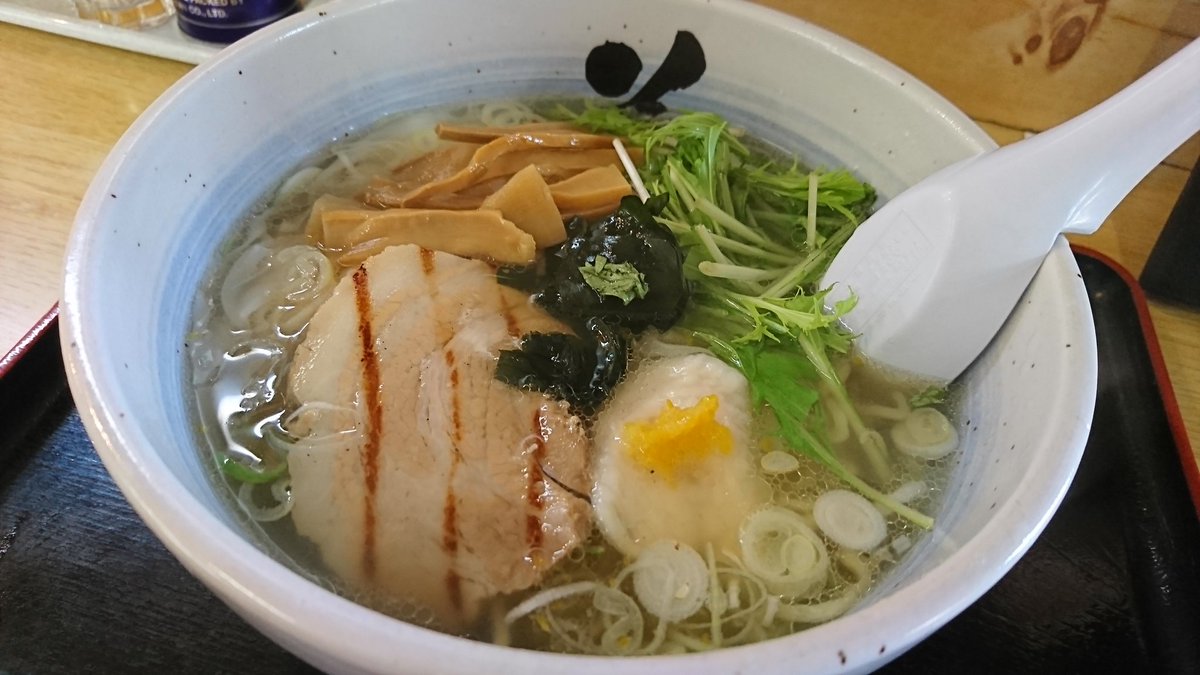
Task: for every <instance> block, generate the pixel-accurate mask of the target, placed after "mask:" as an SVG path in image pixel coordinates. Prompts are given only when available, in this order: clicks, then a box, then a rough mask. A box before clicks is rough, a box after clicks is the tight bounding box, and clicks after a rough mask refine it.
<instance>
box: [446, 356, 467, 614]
mask: <svg viewBox="0 0 1200 675" xmlns="http://www.w3.org/2000/svg"><path fill="white" fill-rule="evenodd" d="M443 354H444V355H445V356H444V358H445V360H446V370H447V371H448V372H449V374H450V418H451V420H452V421H451V431H450V442H451V445H450V449H451V450H453V451H454V452H453V454H451V456H450V473H449V475H448V476H447V477H446V504H445V506H444V507H443V509H442V549H443V550H444V551H445V552H446V557H447V558H449V562H450V564H449V565H447V566H446V592H447V594H448V595H449V596H450V603H451V604H452V605H453V606H454V609H455V610H457V611H459V612H461V611H462V608H463V604H462V578H461V577H459V575H458V571H457V570H458V565H457V562H458V561H457V558H458V497H457V495H455V494H454V480H455V478H457V477H458V465H459V464H460V463H462V452H461V451H460V450H459V445H460V444H461V443H462V405H461V404H460V402H459V397H458V393H459V392H458V387H459V385H458V368H457V366H456V362H457V360H458V359H457V357H456V356H455V355H454V351H453V350H450V349H446V350H445V351H444V352H443Z"/></svg>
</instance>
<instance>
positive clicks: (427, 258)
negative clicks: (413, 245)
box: [421, 248, 433, 278]
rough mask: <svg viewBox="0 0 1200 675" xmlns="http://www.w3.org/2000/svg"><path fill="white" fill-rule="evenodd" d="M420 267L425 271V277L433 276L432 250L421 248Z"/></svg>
mask: <svg viewBox="0 0 1200 675" xmlns="http://www.w3.org/2000/svg"><path fill="white" fill-rule="evenodd" d="M421 269H422V270H423V271H424V272H425V277H426V278H430V277H433V251H431V250H429V249H427V248H422V249H421Z"/></svg>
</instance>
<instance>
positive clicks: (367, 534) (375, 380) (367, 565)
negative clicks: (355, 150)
mask: <svg viewBox="0 0 1200 675" xmlns="http://www.w3.org/2000/svg"><path fill="white" fill-rule="evenodd" d="M354 306H355V308H356V309H357V310H358V335H359V340H360V344H361V347H362V356H361V357H360V361H361V363H362V389H363V393H364V397H365V399H366V400H365V402H366V406H367V418H366V423H367V424H366V426H367V429H366V432H367V433H366V439H365V442H364V443H363V452H362V455H361V458H362V459H361V461H362V465H363V484H364V486H365V488H366V489H365V490H364V492H363V557H362V568H363V574H364V575H365V576H366V577H367V578H368V579H370V578H372V577H374V576H375V492H376V488H377V487H378V485H379V438H380V434H381V432H382V422H383V408H382V406H381V405H380V401H379V358H378V355H377V354H376V353H375V337H374V331H373V330H372V326H371V289H370V286H369V284H368V281H367V268H366V267H364V266H362V265H360V266H359V268H358V269H357V270H355V272H354Z"/></svg>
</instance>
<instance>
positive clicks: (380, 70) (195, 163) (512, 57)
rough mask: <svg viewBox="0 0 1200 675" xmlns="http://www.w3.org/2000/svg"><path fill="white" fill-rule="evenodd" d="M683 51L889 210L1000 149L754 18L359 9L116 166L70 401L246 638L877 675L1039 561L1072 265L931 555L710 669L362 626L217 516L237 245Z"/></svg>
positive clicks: (477, 658)
mask: <svg viewBox="0 0 1200 675" xmlns="http://www.w3.org/2000/svg"><path fill="white" fill-rule="evenodd" d="M677 30H688V31H691V32H692V33H693V34H694V35H695V36H696V37H697V38H698V40H699V41H700V43H701V44H702V46H703V48H704V51H705V54H706V57H707V63H708V70H707V72H706V74H705V75H704V77H703V78H702V79H701V80H700V82H699V83H698V84H696V85H695V86H693V87H691V88H689V89H687V90H685V91H682V92H678V93H675V94H671V95H668V96H667V98H666V99H665V102H666V103H667V104H668V105H671V106H675V107H692V108H703V109H709V110H714V111H716V112H720V113H723V114H725V115H727V116H728V117H730V118H732V119H733V120H734V121H736V122H737V123H739V124H742V125H745V126H747V127H748V128H750V129H752V130H753V131H754V132H756V133H758V134H760V135H763V136H765V137H767V138H768V139H769V140H772V141H774V142H776V143H779V144H780V145H783V146H785V147H789V148H793V149H795V150H796V151H798V152H800V153H801V154H803V155H804V156H806V157H808V158H809V159H810V160H812V161H814V162H816V163H826V164H830V165H844V166H848V167H850V168H852V169H853V170H854V171H856V172H858V173H859V174H861V175H862V176H863V177H865V178H866V179H867V180H869V181H871V182H872V183H874V184H875V185H876V186H877V187H878V188H879V190H880V193H881V195H882V196H883V197H885V198H886V197H887V196H890V195H894V194H896V193H897V192H898V191H899V190H901V189H902V188H903V187H904V186H906V185H909V184H911V183H913V182H915V181H917V180H919V179H920V178H922V177H923V176H925V175H927V174H928V173H930V172H932V171H933V170H935V169H937V168H939V167H942V166H944V165H946V164H949V163H951V162H953V161H954V160H957V159H960V158H962V157H965V156H967V155H970V154H973V153H978V152H982V151H984V150H986V149H988V148H990V147H992V143H991V141H990V140H989V139H988V137H987V136H986V135H985V134H984V133H983V132H982V131H981V130H980V129H979V128H978V127H976V126H975V125H974V124H973V123H972V122H971V121H970V120H969V119H968V118H967V117H966V116H965V115H963V114H962V113H961V112H959V111H958V110H956V109H955V108H954V107H953V106H952V105H950V104H949V103H948V102H947V101H945V100H944V99H942V98H941V97H940V96H938V95H937V94H935V93H934V92H932V91H931V90H929V89H928V88H927V87H925V86H924V85H922V84H921V83H920V82H917V81H915V80H914V79H913V78H912V77H911V76H909V75H908V74H906V73H904V72H902V71H901V70H899V69H897V68H896V67H894V66H892V65H890V64H888V63H886V62H885V61H883V60H881V59H880V58H878V57H876V56H874V55H872V54H870V53H869V52H867V51H865V50H863V49H861V48H859V47H856V46H855V45H853V44H850V43H848V42H847V41H845V40H843V39H841V38H838V37H837V36H834V35H831V34H829V33H827V32H825V31H823V30H820V29H818V28H815V27H813V26H810V25H807V24H805V23H803V22H800V21H797V20H795V19H792V18H789V17H786V16H783V15H779V14H776V13H773V12H770V11H768V10H764V9H762V8H759V7H756V6H753V5H750V4H747V3H741V2H734V1H719V0H713V1H711V2H690V1H686V0H661V1H657V2H646V1H645V0H611V1H609V2H604V3H596V2H563V1H561V0H517V1H515V2H504V3H493V2H484V1H479V2H470V1H467V0H443V1H441V2H436V3H431V2H417V1H415V0H343V1H340V2H335V3H332V4H330V5H326V6H323V7H321V8H320V9H319V10H316V11H308V12H304V13H301V14H300V15H298V16H296V17H293V18H291V19H289V20H286V21H284V22H282V23H280V24H277V25H275V26H272V27H270V28H268V29H265V30H263V31H261V32H259V33H256V34H255V35H253V36H251V37H250V38H248V39H246V40H244V41H242V42H240V43H238V44H236V45H235V46H233V47H232V48H230V49H228V50H227V51H225V52H223V53H222V54H221V55H220V56H218V57H217V58H215V59H214V60H213V61H211V62H209V63H208V64H206V65H203V66H201V67H199V68H197V69H196V70H194V71H193V72H191V73H190V74H189V75H188V76H187V77H185V78H184V79H183V80H181V81H180V82H179V83H178V84H177V85H175V86H174V87H172V88H171V89H170V90H169V91H168V92H167V93H166V94H164V95H163V96H162V98H161V99H160V100H159V101H157V102H156V103H155V104H154V105H153V106H152V107H151V108H150V109H149V110H147V111H146V113H145V114H143V115H142V116H141V118H140V119H139V120H138V121H137V122H136V123H135V124H134V125H133V127H132V128H130V130H129V131H128V132H127V133H126V134H125V136H124V137H123V138H122V139H121V141H120V142H119V143H118V145H117V146H116V148H114V150H113V151H112V154H111V155H110V156H109V158H108V160H107V161H106V162H105V164H104V165H103V167H102V168H101V169H100V171H99V173H98V175H97V176H96V178H95V181H94V183H93V184H92V186H91V189H90V190H89V192H88V193H87V196H86V198H85V199H84V202H83V204H82V206H81V207H80V210H79V214H78V219H77V222H76V225H75V230H74V232H73V234H72V236H71V240H70V244H69V248H68V252H67V265H66V275H65V279H64V288H63V301H62V321H63V328H64V330H63V331H62V335H63V351H64V354H65V358H66V361H67V367H68V375H69V379H70V384H71V389H72V392H73V393H74V396H75V400H76V403H77V404H78V406H79V409H80V411H81V413H82V415H83V419H84V421H85V424H86V426H87V428H88V431H89V433H90V435H91V438H92V439H93V441H94V442H95V444H96V447H97V450H98V452H99V454H100V456H101V457H102V459H103V461H104V463H105V465H106V466H107V468H108V470H109V471H110V472H111V473H112V475H113V477H114V478H115V480H116V482H117V484H118V485H119V486H120V487H121V489H122V490H123V491H124V493H125V495H126V497H127V498H128V499H129V501H130V502H131V503H132V504H133V506H134V507H135V508H136V510H137V511H138V513H139V514H140V515H141V516H142V518H144V519H145V520H146V522H147V523H148V524H149V526H150V527H151V529H153V531H154V532H155V533H156V534H157V535H158V536H159V537H160V538H161V539H162V540H163V542H164V543H165V544H166V545H167V547H168V548H169V549H170V550H171V551H172V552H173V553H174V554H175V555H176V556H177V557H178V558H179V559H180V560H181V561H182V562H183V564H184V565H186V566H187V568H188V569H189V570H190V571H191V572H192V573H193V574H195V575H196V576H197V577H198V578H200V579H201V580H202V581H203V582H204V583H205V584H207V585H208V587H209V588H211V589H212V590H213V591H214V592H215V593H216V594H217V595H218V596H220V597H221V598H222V599H224V601H225V602H227V603H228V604H229V605H230V606H231V607H233V608H234V609H235V610H236V611H237V612H238V613H239V614H240V615H241V616H243V617H245V618H246V619H247V620H248V621H249V622H250V623H252V624H253V625H254V626H256V627H257V628H259V629H260V630H262V631H263V632H264V633H266V634H267V635H268V636H270V637H271V638H272V639H274V640H276V641H277V642H279V643H280V644H281V645H283V646H284V647H286V648H287V649H290V650H291V651H293V652H295V653H296V654H298V655H300V656H301V657H303V658H304V659H306V660H308V661H309V662H311V663H313V664H314V665H316V666H318V667H321V668H324V669H327V670H330V671H338V672H413V673H431V672H460V673H477V672H489V673H530V672H572V673H597V672H601V671H607V670H610V669H613V668H615V667H618V666H619V667H620V668H621V669H622V672H624V673H629V674H634V673H662V672H686V673H697V672H733V671H740V672H755V673H767V672H789V673H816V672H828V671H837V672H861V671H866V670H870V669H872V668H874V667H878V666H879V665H881V664H883V663H885V662H886V661H888V660H890V659H892V658H895V657H896V656H897V655H899V654H900V653H902V652H903V651H904V650H905V649H907V648H908V647H910V646H911V645H913V644H914V643H915V642H917V641H918V640H920V639H922V638H923V637H925V636H926V635H928V634H929V633H931V632H932V631H934V630H935V629H937V628H938V627H939V626H941V625H942V624H943V623H945V622H946V621H948V620H949V619H950V618H951V617H953V616H954V615H955V614H956V613H958V612H959V611H961V610H962V609H963V608H964V607H966V606H967V605H968V604H970V603H971V602H972V601H973V600H975V599H976V598H977V597H978V596H980V595H981V594H982V593H983V592H985V591H986V590H987V589H988V588H989V587H990V586H991V585H992V584H994V583H995V582H996V581H997V580H998V579H999V578H1000V576H1001V575H1003V574H1004V573H1005V572H1006V571H1007V570H1008V569H1009V568H1010V567H1011V566H1012V564H1013V563H1014V562H1015V561H1016V560H1017V558H1018V557H1019V556H1020V555H1021V554H1022V553H1023V552H1024V551H1025V550H1026V549H1027V548H1028V547H1029V546H1030V544H1031V543H1032V542H1033V540H1034V539H1035V538H1036V537H1037V535H1038V534H1039V533H1040V532H1041V530H1042V528H1043V526H1044V525H1045V523H1046V521H1047V520H1048V519H1049V517H1050V516H1051V514H1052V513H1053V511H1054V509H1055V508H1056V507H1057V505H1058V503H1059V501H1060V499H1061V498H1062V495H1063V493H1064V491H1065V490H1066V487H1067V485H1068V483H1069V482H1070V480H1071V478H1072V476H1073V474H1074V471H1075V467H1076V466H1077V464H1078V461H1079V458H1080V455H1081V453H1082V450H1083V446H1084V442H1085V440H1086V438H1087V434H1088V429H1089V426H1090V422H1091V414H1092V406H1093V402H1094V400H1095V386H1096V355H1095V336H1094V332H1093V329H1092V324H1091V315H1090V312H1089V308H1088V302H1087V299H1086V296H1085V294H1084V288H1083V284H1082V282H1081V281H1080V279H1079V278H1078V275H1077V269H1076V267H1075V263H1074V260H1073V258H1072V257H1071V256H1070V254H1069V251H1068V249H1067V247H1066V246H1065V242H1062V241H1060V242H1059V245H1058V246H1056V247H1055V249H1054V250H1053V251H1052V252H1051V254H1050V256H1049V258H1048V259H1047V260H1046V262H1045V264H1044V265H1043V266H1042V269H1041V271H1040V272H1039V273H1038V276H1037V278H1036V279H1035V280H1034V282H1033V284H1032V285H1031V286H1030V288H1029V290H1028V291H1027V293H1026V294H1025V297H1024V298H1023V299H1022V300H1021V303H1020V305H1019V306H1018V308H1017V310H1016V312H1015V313H1014V315H1013V316H1012V317H1011V319H1010V320H1009V322H1008V323H1007V324H1006V326H1005V328H1004V330H1003V332H1002V333H1001V334H1000V335H999V336H998V337H997V338H996V340H995V341H994V342H993V344H992V345H991V346H990V347H989V348H988V350H987V351H986V352H985V354H984V355H983V356H982V357H981V358H980V360H979V361H978V362H977V363H976V364H975V365H973V366H972V367H971V369H970V370H969V371H968V372H967V373H966V375H965V376H964V386H965V391H966V394H965V401H964V409H963V414H962V427H961V429H960V432H961V434H962V438H963V441H964V442H963V449H962V452H961V460H960V462H959V464H958V466H957V468H956V469H955V472H954V475H953V479H952V483H951V485H950V487H949V489H948V492H947V495H946V498H945V503H944V508H943V509H942V512H941V513H939V514H938V522H937V525H936V527H935V529H934V531H933V532H932V533H931V534H930V535H929V536H927V537H925V538H924V539H923V540H922V541H921V542H920V544H919V545H918V546H917V547H916V549H915V550H914V551H913V553H912V554H911V555H910V556H909V557H908V558H907V560H906V561H905V563H904V564H903V566H902V567H901V568H900V569H899V570H897V571H896V572H895V573H893V574H892V575H891V576H889V577H888V578H887V579H885V581H884V582H883V583H882V584H881V585H879V586H878V587H877V588H876V589H875V590H874V591H872V593H871V594H870V595H869V596H868V598H866V599H865V600H864V602H862V603H861V604H860V606H859V607H858V608H857V609H855V610H854V611H852V612H851V613H849V614H848V615H846V616H844V617H842V618H840V619H837V620H835V621H833V622H831V623H828V624H825V625H822V626H819V627H816V628H813V629H810V630H808V631H804V632H802V633H799V634H796V635H793V636H791V637H787V638H781V639H777V640H772V641H767V642H763V643H759V644H756V645H751V646H746V647H737V648H730V649H724V650H718V651H715V652H712V653H708V654H702V655H689V656H671V657H650V658H639V659H629V660H624V661H619V662H618V661H614V660H612V659H606V658H591V657H582V656H561V655H551V654H542V653H535V652H530V651H523V650H514V649H507V648H502V647H496V646H492V645H488V644H481V643H476V642H470V641H467V640H463V639H459V638H455V637H451V636H448V635H443V634H440V633H436V632H433V631H429V630H425V629H422V628H417V627H414V626H411V625H408V624H405V623H402V622H399V621H396V620H393V619H390V618H388V617H386V616H383V615H380V614H377V613H375V612H373V611H370V610H368V609H365V608H363V607H361V606H358V605H355V604H354V603H352V602H349V601H348V600H345V599H343V598H341V597H338V596H336V595H334V594H332V593H330V592H328V591H326V590H324V589H323V588H321V587H319V586H317V585H316V584H313V583H311V582H309V581H307V580H306V579H304V578H303V577H302V576H300V575H298V574H296V573H294V572H292V571H290V570H289V569H288V568H287V567H285V566H284V565H281V564H279V563H277V562H275V561H274V560H272V559H271V558H270V557H269V556H268V555H266V554H265V553H263V552H262V551H261V550H260V548H259V547H258V546H256V544H255V543H253V540H252V537H251V536H250V535H249V534H247V532H246V531H245V530H244V528H243V527H241V526H240V525H239V519H238V518H237V516H236V515H235V514H233V513H231V512H230V511H229V510H227V509H226V507H225V506H224V503H223V502H222V500H221V499H220V498H219V497H218V496H217V495H216V494H215V493H214V491H213V488H212V486H211V485H210V483H209V481H208V479H207V478H206V476H205V473H204V468H203V466H202V464H201V462H202V459H201V454H200V452H199V451H198V449H197V441H196V439H195V438H194V435H193V434H192V433H191V431H190V430H191V425H190V423H189V410H190V406H189V402H188V393H187V390H186V381H185V379H186V378H185V372H186V370H185V364H184V340H185V339H186V337H185V336H186V332H187V330H188V324H189V317H190V315H191V312H192V307H193V302H194V296H195V293H196V289H197V288H198V286H199V284H200V281H201V279H202V277H203V276H204V275H205V273H206V271H207V270H208V269H209V267H210V265H211V264H212V263H213V261H214V256H215V255H216V252H217V250H218V248H219V247H220V245H221V242H222V241H223V239H224V238H225V237H226V236H227V235H228V234H229V233H230V232H231V229H232V228H233V227H234V226H235V225H236V224H237V222H238V220H239V219H240V217H241V216H242V215H243V214H245V213H246V212H247V211H248V210H249V209H251V208H252V207H253V205H254V204H255V202H256V201H257V200H259V199H260V198H261V197H262V196H263V195H264V194H266V193H267V192H268V191H269V190H270V189H271V188H272V187H273V186H274V185H276V184H277V183H278V181H280V180H281V179H282V178H283V177H284V176H285V175H287V173H288V172H289V170H291V169H292V168H294V167H295V166H297V165H298V163H299V162H300V161H301V160H302V159H303V158H305V157H306V156H308V155H310V154H311V153H313V152H315V151H316V150H318V149H319V148H321V147H322V146H324V145H325V144H327V143H328V142H330V141H331V140H333V139H335V138H338V137H341V136H343V135H345V134H352V133H355V132H356V131H358V130H361V129H363V128H365V127H366V126H369V125H370V124H371V123H372V122H373V121H375V120H377V119H378V118H380V117H382V116H383V115H385V114H389V113H394V112H397V111H402V110H405V109H412V108H416V107H423V106H426V105H431V104H437V103H442V102H449V101H456V100H465V99H481V98H494V97H501V96H505V97H511V96H522V95H530V94H545V93H566V94H578V95H586V94H589V93H590V91H589V90H588V88H587V85H586V83H585V81H584V79H583V72H584V71H583V67H584V59H585V57H586V55H587V53H588V51H589V50H590V49H591V48H592V47H593V46H596V45H598V44H601V43H603V42H604V41H607V40H612V41H619V42H624V43H626V44H628V45H630V46H632V47H634V48H635V49H636V50H637V51H638V52H639V53H640V56H641V58H642V60H643V62H644V63H645V64H646V68H645V70H644V71H643V73H642V75H641V77H640V78H639V81H638V84H635V90H636V87H638V86H640V84H641V83H642V82H644V81H645V79H646V78H647V77H648V76H649V74H650V73H651V72H653V69H654V67H655V66H657V64H658V63H659V62H661V60H662V59H663V57H664V56H665V54H666V53H667V51H668V49H669V48H670V46H671V43H672V40H673V38H674V36H675V33H676V31H677Z"/></svg>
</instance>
